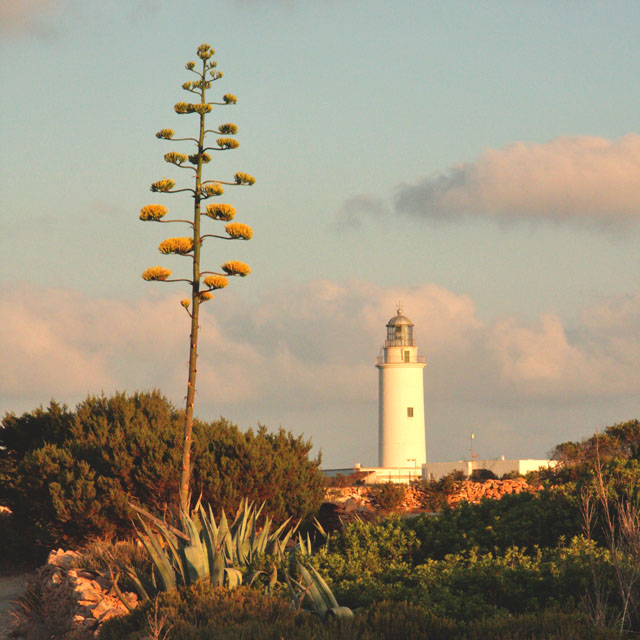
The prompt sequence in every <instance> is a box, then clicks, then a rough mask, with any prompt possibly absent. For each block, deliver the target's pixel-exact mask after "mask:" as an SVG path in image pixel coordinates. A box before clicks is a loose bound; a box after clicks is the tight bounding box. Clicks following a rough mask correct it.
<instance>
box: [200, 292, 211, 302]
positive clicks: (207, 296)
mask: <svg viewBox="0 0 640 640" xmlns="http://www.w3.org/2000/svg"><path fill="white" fill-rule="evenodd" d="M198 298H200V302H204V301H205V300H211V298H213V293H211V292H210V291H201V292H200V293H199V294H198Z"/></svg>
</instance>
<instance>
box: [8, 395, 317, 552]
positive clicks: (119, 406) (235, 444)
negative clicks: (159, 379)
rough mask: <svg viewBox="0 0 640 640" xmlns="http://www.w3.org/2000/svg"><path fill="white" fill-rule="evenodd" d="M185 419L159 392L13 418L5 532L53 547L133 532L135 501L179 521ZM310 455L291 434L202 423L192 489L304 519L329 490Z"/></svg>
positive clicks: (205, 496)
mask: <svg viewBox="0 0 640 640" xmlns="http://www.w3.org/2000/svg"><path fill="white" fill-rule="evenodd" d="M183 419H184V414H183V412H181V411H179V410H177V409H176V408H175V407H174V406H173V405H172V404H171V403H170V402H168V401H167V400H166V399H165V398H164V397H163V396H162V395H161V394H160V393H158V392H156V391H154V392H151V393H136V394H133V395H131V396H128V395H126V394H123V393H117V394H115V395H114V396H112V397H104V396H100V397H93V396H89V397H88V398H87V399H86V400H84V401H83V402H81V403H80V404H79V405H78V406H77V407H76V410H75V411H70V410H69V409H67V408H66V407H64V406H60V405H58V404H56V403H55V402H52V403H51V405H50V406H49V407H48V408H47V409H43V408H38V409H36V410H35V411H33V412H31V413H25V414H24V415H22V416H20V417H18V416H15V415H7V416H5V418H4V419H3V421H2V429H0V447H2V448H0V460H1V461H2V462H1V464H2V465H4V467H5V468H6V469H7V473H6V474H3V475H2V476H1V477H0V503H1V504H3V505H6V506H8V507H9V508H11V509H12V510H13V523H12V525H11V528H10V529H8V530H7V531H6V532H5V533H6V534H7V535H11V532H12V531H14V532H15V531H16V530H19V531H20V534H21V535H20V538H21V539H22V540H25V541H29V542H34V541H35V542H37V543H38V544H40V545H45V546H47V545H54V544H56V545H57V544H71V545H78V544H82V543H83V542H85V541H86V540H87V539H88V538H91V537H95V536H106V537H112V536H119V537H123V536H127V535H130V534H131V533H132V528H131V516H132V515H133V512H132V511H131V509H130V507H129V502H130V501H132V500H133V501H134V502H136V503H138V504H141V505H144V506H145V507H147V508H149V509H151V510H152V511H153V512H155V513H157V514H160V515H162V514H165V516H166V517H167V518H168V519H169V520H170V521H171V520H176V519H177V518H176V515H175V513H174V512H175V511H176V508H175V507H176V505H175V500H174V498H175V496H176V495H177V490H178V486H179V481H180V475H179V466H180V465H179V460H180V440H181V431H182V426H183ZM310 449H311V443H310V442H309V441H307V440H304V439H303V438H301V437H296V436H293V435H292V434H291V433H290V432H286V431H284V430H282V429H280V430H279V431H277V432H276V433H270V432H269V431H267V429H266V428H265V427H263V426H260V427H259V428H258V429H257V430H256V431H253V430H251V429H250V430H248V431H246V432H241V431H240V430H239V429H238V428H237V427H236V426H235V425H233V424H231V423H230V422H228V421H226V420H223V419H220V420H217V421H215V422H212V423H205V422H200V421H195V423H194V463H195V464H194V474H193V485H194V487H195V488H196V490H197V491H198V493H199V494H200V493H201V494H202V500H203V502H204V503H206V504H210V505H211V506H212V508H213V510H214V511H215V512H219V511H220V510H221V509H223V508H224V509H226V510H227V511H231V512H235V509H236V508H237V507H238V505H239V504H240V501H241V499H242V498H243V497H246V498H248V499H249V500H254V501H257V502H265V508H264V514H265V515H269V516H271V517H272V518H273V519H274V520H275V521H276V522H282V521H284V520H285V519H286V518H288V517H290V516H291V517H293V518H296V519H297V518H303V517H305V516H306V515H307V514H309V513H312V512H314V511H315V510H317V508H318V506H319V504H320V502H321V501H322V496H323V491H324V489H323V479H322V474H321V472H320V471H319V464H320V459H319V458H317V459H315V460H310V459H309V457H308V454H309V451H310ZM4 542H5V543H7V542H11V541H10V540H9V541H7V540H4ZM14 542H15V543H16V544H17V543H18V542H20V540H14Z"/></svg>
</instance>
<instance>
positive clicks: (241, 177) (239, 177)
mask: <svg viewBox="0 0 640 640" xmlns="http://www.w3.org/2000/svg"><path fill="white" fill-rule="evenodd" d="M234 178H235V181H236V184H248V185H252V184H255V181H256V179H255V178H254V177H253V176H250V175H249V174H248V173H243V172H242V171H238V173H236V175H235V176H234Z"/></svg>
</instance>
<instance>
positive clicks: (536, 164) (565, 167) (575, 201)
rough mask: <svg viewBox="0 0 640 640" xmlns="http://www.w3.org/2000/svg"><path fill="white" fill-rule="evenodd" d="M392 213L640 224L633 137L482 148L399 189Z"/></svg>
mask: <svg viewBox="0 0 640 640" xmlns="http://www.w3.org/2000/svg"><path fill="white" fill-rule="evenodd" d="M395 207H396V211H397V212H399V213H405V214H409V215H414V216H418V217H424V218H429V219H436V220H453V219H458V218H460V217H463V216H485V217H489V218H493V219H497V220H503V221H508V220H524V219H530V220H532V219H533V220H555V221H566V222H568V221H573V222H576V221H577V222H583V223H584V222H587V223H598V224H603V223H604V224H620V223H623V222H625V221H631V220H633V221H637V220H638V219H640V135H638V134H634V133H632V134H628V135H626V136H624V137H622V138H619V139H618V140H613V141H611V140H607V139H605V138H596V137H587V136H578V137H559V138H556V139H555V140H552V141H550V142H547V143H544V144H535V143H531V144H527V143H524V142H514V143H512V144H509V145H507V146H505V147H504V148H502V149H486V150H485V151H484V152H483V153H482V154H481V155H480V156H479V157H478V158H477V159H476V160H475V161H474V162H469V163H462V164H457V165H454V166H452V167H451V168H450V169H449V170H447V171H446V172H445V173H443V174H441V175H438V176H430V177H427V178H425V179H423V180H422V181H420V182H419V183H418V184H415V185H407V184H403V185H400V186H399V187H398V190H397V194H396V197H395Z"/></svg>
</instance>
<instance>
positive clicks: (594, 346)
mask: <svg viewBox="0 0 640 640" xmlns="http://www.w3.org/2000/svg"><path fill="white" fill-rule="evenodd" d="M0 24H1V25H2V26H0V80H1V84H0V86H1V87H2V89H1V91H2V103H3V113H2V117H1V119H0V132H1V133H2V139H3V149H4V150H5V153H3V154H2V155H1V157H0V167H1V170H2V176H3V180H2V185H1V187H0V215H1V216H2V223H3V229H4V233H3V234H2V237H1V240H0V255H1V258H0V259H1V260H2V276H1V278H2V282H3V289H4V292H5V295H4V296H3V300H2V302H0V322H1V323H2V325H3V331H2V338H0V357H1V359H2V362H3V365H2V372H0V410H7V411H18V412H19V411H23V410H30V409H32V408H34V407H35V406H37V405H38V404H39V403H45V404H46V403H47V402H48V401H49V399H50V398H51V397H52V396H54V397H55V398H56V399H58V400H60V401H64V402H67V403H68V404H70V405H73V404H75V403H76V402H77V401H79V400H80V399H82V398H83V397H84V396H85V395H86V394H87V393H99V392H100V391H101V390H104V391H105V392H106V393H110V392H112V391H113V390H114V389H126V390H128V391H133V390H135V389H145V388H152V387H159V388H160V389H162V390H163V391H164V392H165V393H166V394H167V395H168V396H169V397H170V398H171V399H172V400H173V401H174V402H175V403H176V404H181V403H182V397H183V395H184V391H183V387H184V378H185V376H186V367H185V361H186V358H187V331H188V327H187V317H186V315H185V314H184V311H183V310H182V309H181V308H180V306H179V304H178V301H179V300H180V299H181V298H182V297H184V293H185V292H184V291H182V290H180V288H179V287H178V286H177V285H159V284H158V285H153V284H148V283H145V282H144V281H142V279H141V278H140V277H139V274H140V273H141V272H142V271H143V270H144V269H145V268H146V267H148V266H152V265H155V264H166V266H169V267H171V268H175V267H178V268H179V264H176V261H177V260H178V259H177V258H173V262H172V261H171V259H167V258H161V257H160V256H159V255H158V253H157V251H156V247H157V244H158V243H159V241H160V240H162V239H163V238H165V237H167V236H168V235H180V232H179V231H176V232H175V233H171V232H168V230H167V227H166V226H164V225H157V226H153V225H148V224H144V225H143V224H142V223H141V222H140V221H139V220H138V219H137V214H138V211H139V209H140V207H141V206H143V205H144V204H148V203H151V202H162V203H163V204H166V205H167V206H170V207H171V208H172V211H178V210H180V209H181V208H182V209H183V210H184V211H187V210H188V207H189V201H188V199H184V200H180V196H177V195H176V196H171V197H169V196H166V197H164V199H162V198H163V197H162V196H158V195H156V194H154V195H153V196H152V194H150V193H149V191H148V188H149V184H150V183H151V182H153V181H154V180H156V179H158V178H161V177H164V176H167V177H170V176H172V175H174V174H175V173H176V172H175V171H174V172H173V173H172V171H171V166H170V165H167V164H166V163H164V162H163V159H162V156H163V154H164V153H165V152H166V151H168V150H171V149H174V148H175V149H176V150H182V151H184V149H183V148H180V146H179V145H177V144H175V145H173V146H172V145H171V144H170V143H163V142H160V141H158V140H156V138H155V137H154V133H155V132H156V131H157V130H158V129H160V128H163V127H171V128H174V129H175V130H176V131H178V132H185V133H186V134H187V135H188V134H189V133H190V131H189V130H190V128H191V129H192V128H193V126H194V124H193V122H194V121H192V120H190V119H189V117H185V116H182V117H181V116H177V115H175V114H174V113H173V104H174V103H175V102H177V101H178V100H181V99H184V98H185V95H188V94H185V93H184V92H183V91H182V90H181V89H180V85H181V83H182V82H184V81H185V80H186V79H188V77H187V72H186V71H185V70H184V63H185V62H186V61H187V60H190V59H192V58H194V55H195V48H196V47H197V45H198V44H200V43H201V42H209V43H211V44H212V45H213V46H214V47H215V49H216V51H217V54H216V59H217V61H218V64H219V67H218V68H219V69H220V70H221V71H222V72H223V73H224V78H223V79H222V80H221V81H220V82H219V83H217V85H216V89H217V88H218V87H219V90H220V94H222V93H226V92H230V93H234V94H236V95H237V96H238V98H239V102H238V104H237V105H236V106H234V107H229V108H224V109H220V110H215V111H214V112H213V114H212V117H211V122H212V123H217V122H227V121H232V122H235V123H236V124H238V126H239V135H238V139H239V141H240V143H241V146H240V148H239V149H238V150H237V151H233V152H229V153H228V154H218V156H216V157H215V163H212V165H214V166H213V167H212V169H211V177H220V178H224V177H225V176H231V175H233V173H235V171H237V170H244V171H247V172H249V173H251V174H253V175H255V176H256V178H257V182H256V185H255V186H254V187H252V188H251V189H237V190H230V191H232V192H231V193H229V192H228V201H229V202H231V203H233V204H234V206H235V207H236V208H237V209H238V216H237V219H238V220H239V221H242V222H246V223H248V224H250V225H251V226H252V227H253V228H254V231H255V236H254V239H253V240H252V241H251V242H249V243H223V244H224V246H222V247H214V246H213V245H212V246H211V247H210V248H209V249H208V250H207V253H206V257H205V259H210V260H212V261H213V263H214V264H219V263H220V262H222V261H224V260H226V259H230V258H238V259H241V260H244V261H246V262H248V263H249V264H250V265H251V267H252V269H253V274H252V275H251V277H250V278H247V279H245V280H242V281H238V282H233V283H232V286H230V287H229V288H228V289H227V290H225V291H224V292H221V293H220V294H219V295H217V296H216V299H215V300H214V301H212V302H211V303H210V305H211V306H209V307H208V309H207V312H206V314H205V318H204V319H203V323H202V334H201V335H202V345H201V348H200V355H201V366H200V372H201V378H200V385H199V397H198V399H197V403H198V404H197V405H196V412H197V413H198V414H199V415H200V416H202V417H204V418H214V417H216V416H217V415H220V414H222V415H224V416H225V417H228V418H230V419H232V420H234V421H236V422H237V423H238V424H240V426H242V427H243V428H245V427H248V426H251V425H255V424H256V423H257V422H258V421H260V422H263V423H265V424H267V425H268V426H270V427H277V426H278V425H280V424H282V425H283V426H285V427H287V428H290V429H292V430H294V431H295V432H296V433H298V432H304V433H305V434H306V435H307V436H309V437H311V438H312V440H313V442H314V444H315V445H316V448H317V449H322V451H323V453H324V460H325V463H326V464H327V465H329V466H332V465H343V464H351V463H352V462H356V461H361V462H363V463H364V464H371V463H374V462H375V456H376V454H375V451H376V437H377V380H376V374H377V372H376V370H375V368H374V366H373V364H374V362H375V356H376V355H377V351H378V349H379V347H380V345H381V343H382V341H383V339H384V324H385V323H386V321H387V320H388V318H390V317H391V316H392V315H394V312H395V309H394V306H395V303H396V302H397V301H401V302H402V304H403V307H404V309H405V311H406V313H407V315H408V316H409V317H410V318H412V320H413V321H414V322H415V324H416V329H415V332H416V336H417V340H418V342H419V344H420V346H421V347H422V351H423V353H424V355H425V356H426V358H427V362H428V366H427V369H426V370H425V397H426V403H427V439H428V448H429V450H428V458H429V459H431V460H443V459H458V458H460V457H462V456H464V455H465V449H466V448H467V446H468V434H469V433H470V432H471V431H474V432H475V433H476V447H477V449H478V452H479V453H480V454H481V455H483V456H487V457H489V456H498V455H500V454H505V455H507V456H514V457H516V456H517V457H539V456H544V455H545V454H546V453H547V452H548V451H549V449H550V448H551V447H552V446H553V445H554V444H555V443H557V442H560V441H564V440H567V439H576V438H579V437H582V436H585V435H589V434H590V433H592V432H593V430H594V429H596V428H602V427H604V426H606V425H607V424H610V423H612V422H618V421H622V420H626V419H629V418H632V417H638V414H639V413H640V400H639V397H640V395H639V392H640V364H639V363H640V341H639V338H638V335H639V332H638V329H640V320H639V317H640V286H639V285H640V283H639V278H638V275H639V270H638V258H637V255H638V252H637V249H636V247H637V244H638V239H639V234H638V221H639V218H640V205H637V204H636V202H638V201H639V197H640V136H639V134H638V129H639V127H638V122H637V120H638V113H640V85H638V83H637V78H636V76H637V69H638V67H639V63H640V45H639V44H638V42H637V33H638V32H639V27H640V7H638V5H637V3H633V2H611V3H607V4H606V5H605V3H600V2H572V1H568V0H567V1H563V2H557V1H556V2H543V1H540V2H535V3H534V2H491V1H489V2H484V3H471V2H456V1H450V2H446V3H444V2H439V3H435V2H405V3H402V5H401V6H400V5H397V4H396V3H390V2H375V1H367V2H364V1H362V2H360V1H346V2H334V1H329V0H327V1H324V2H295V1H293V0H289V1H286V0H282V1H281V2H277V1H273V2H268V1H261V0H245V1H241V0H237V1H231V0H229V1H219V2H208V3H205V2H200V1H196V0H194V1H188V2H181V3H175V2H163V1H161V0H155V1H154V0H146V1H140V2H136V1H131V0H129V1H128V2H123V1H111V2H99V1H97V0H92V1H89V2H71V1H66V2H64V1H58V2H53V1H52V0H49V1H48V0H39V1H37V0H31V1H27V2H21V3H15V2H12V1H6V0H5V1H2V2H0ZM210 166H211V165H210ZM179 177H181V175H179ZM226 196H227V194H225V197H226ZM163 260H164V262H163Z"/></svg>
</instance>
